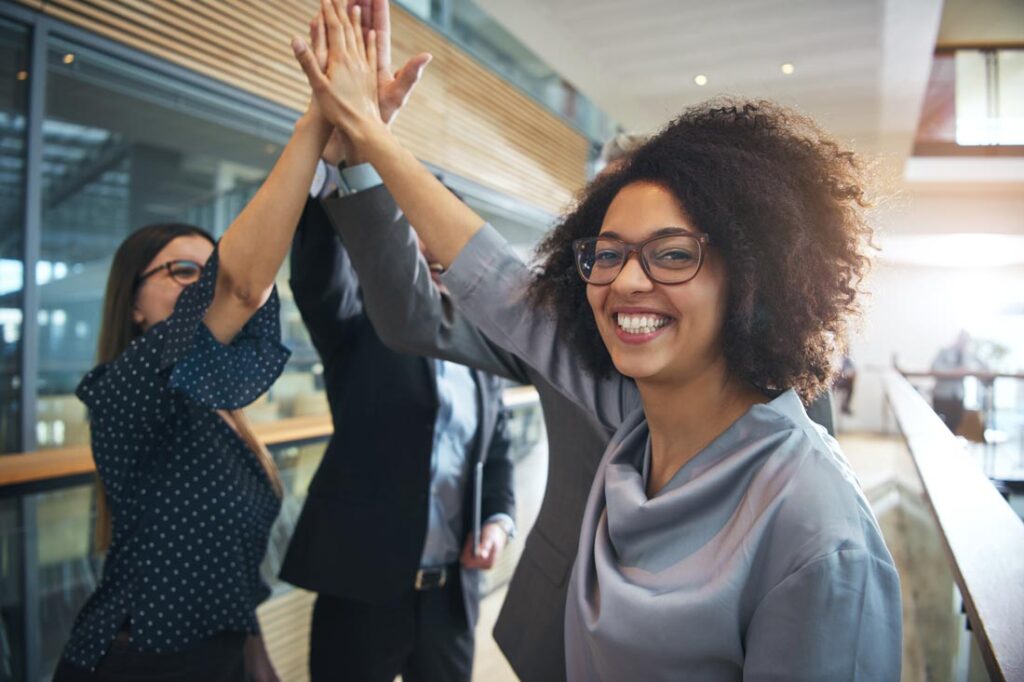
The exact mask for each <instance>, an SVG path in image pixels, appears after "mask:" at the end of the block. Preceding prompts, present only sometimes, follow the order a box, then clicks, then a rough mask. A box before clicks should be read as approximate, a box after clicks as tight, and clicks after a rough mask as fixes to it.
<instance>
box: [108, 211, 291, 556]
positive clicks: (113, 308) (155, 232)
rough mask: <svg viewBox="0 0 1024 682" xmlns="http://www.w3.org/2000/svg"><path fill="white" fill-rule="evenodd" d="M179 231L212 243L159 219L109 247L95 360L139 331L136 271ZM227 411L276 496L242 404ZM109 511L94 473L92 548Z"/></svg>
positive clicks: (120, 348)
mask: <svg viewBox="0 0 1024 682" xmlns="http://www.w3.org/2000/svg"><path fill="white" fill-rule="evenodd" d="M178 237H202V238H203V239H206V240H207V241H209V242H210V244H216V241H215V240H214V238H213V236H212V235H210V233H209V232H207V231H206V230H204V229H202V228H201V227H196V226H195V225H188V224H185V223H158V224H154V225H146V226H145V227H141V228H139V229H138V230H136V231H135V232H133V233H132V234H131V235H129V236H128V238H127V239H125V240H124V241H123V242H121V246H119V247H117V251H116V252H115V253H114V260H113V262H112V263H111V264H110V275H109V276H108V277H107V290H106V294H105V295H104V297H103V320H102V324H101V326H100V340H99V345H98V348H97V360H98V362H100V363H101V364H102V363H106V362H113V361H114V360H115V359H117V357H118V356H119V355H121V353H123V352H124V350H125V349H126V348H127V347H128V344H130V343H131V342H132V340H133V339H135V338H136V337H138V336H140V335H141V334H142V332H143V331H144V330H143V329H142V327H141V325H139V324H138V323H137V322H135V318H134V316H133V314H132V313H133V311H134V310H135V295H136V293H137V291H138V287H139V276H140V275H141V274H142V273H143V271H144V270H145V268H146V266H148V265H149V264H150V263H151V262H152V261H153V259H154V258H156V255H157V254H158V253H160V252H161V251H162V250H163V249H164V247H165V246H167V245H168V244H170V243H171V242H172V241H174V240H175V239H177V238H178ZM231 417H232V419H233V421H234V423H235V427H236V428H237V429H238V433H239V435H240V436H241V437H242V440H244V441H245V443H246V444H247V445H248V446H249V447H250V448H251V449H252V450H253V451H254V452H255V453H256V456H257V457H258V458H259V460H260V464H262V465H263V469H264V471H266V473H267V477H268V478H269V479H270V481H271V483H272V484H273V486H274V489H275V491H276V492H277V494H278V495H279V496H280V495H281V492H282V488H281V478H280V475H279V474H278V472H277V467H276V466H275V464H274V459H273V457H272V456H271V455H270V453H269V452H268V451H267V449H266V447H265V446H264V445H263V444H262V443H261V442H260V441H259V439H258V438H256V435H255V434H254V433H253V431H252V426H251V425H250V423H249V420H248V419H247V418H246V416H245V414H244V413H243V412H242V411H241V410H232V411H231ZM110 539H111V517H110V505H109V504H108V502H107V495H106V490H105V489H104V487H103V482H102V481H101V480H99V477H98V476H97V479H96V538H95V540H96V549H97V551H105V550H106V549H107V548H108V547H109V546H110Z"/></svg>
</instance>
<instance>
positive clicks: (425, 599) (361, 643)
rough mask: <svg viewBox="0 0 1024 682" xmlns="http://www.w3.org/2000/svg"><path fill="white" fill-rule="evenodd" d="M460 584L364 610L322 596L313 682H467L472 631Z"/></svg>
mask: <svg viewBox="0 0 1024 682" xmlns="http://www.w3.org/2000/svg"><path fill="white" fill-rule="evenodd" d="M462 600H463V597H462V589H461V588H460V586H459V581H458V580H452V581H450V582H449V583H448V584H447V585H445V586H444V587H441V588H437V589H433V590H425V591H422V592H416V591H413V590H412V589H411V588H410V590H409V592H408V593H407V594H406V595H405V596H403V597H402V598H401V599H399V600H398V601H396V602H394V603H392V604H387V605H379V604H366V603H363V602H358V601H353V600H351V599H342V598H339V597H332V596H329V595H324V594H321V595H319V596H317V599H316V604H315V605H314V606H313V626H312V632H311V633H310V638H309V674H310V679H311V680H312V682H328V681H330V682H335V681H337V680H354V681H358V682H392V680H394V679H395V676H396V675H401V676H402V679H403V680H404V682H433V681H435V680H436V681H437V682H459V681H460V680H465V682H469V679H470V676H471V674H472V672H473V631H472V630H470V629H469V626H468V624H467V623H466V612H465V607H464V605H463V601H462Z"/></svg>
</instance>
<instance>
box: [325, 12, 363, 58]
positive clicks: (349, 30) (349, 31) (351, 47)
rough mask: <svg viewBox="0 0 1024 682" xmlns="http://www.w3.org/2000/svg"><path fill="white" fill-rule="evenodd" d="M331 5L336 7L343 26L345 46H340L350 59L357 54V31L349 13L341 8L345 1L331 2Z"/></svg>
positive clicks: (339, 20)
mask: <svg viewBox="0 0 1024 682" xmlns="http://www.w3.org/2000/svg"><path fill="white" fill-rule="evenodd" d="M331 4H333V5H334V11H335V14H336V15H337V17H338V22H339V23H340V24H341V32H342V36H343V39H344V41H345V44H344V45H343V46H342V45H339V47H340V48H341V49H343V50H345V53H346V54H347V55H348V56H349V57H352V56H353V55H354V54H355V44H356V42H355V41H356V36H355V33H356V31H355V29H354V28H353V27H352V21H351V20H350V19H349V15H348V12H346V11H345V10H344V8H343V7H341V5H342V4H344V0H331ZM357 7H358V5H357Z"/></svg>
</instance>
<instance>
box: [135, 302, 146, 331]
mask: <svg viewBox="0 0 1024 682" xmlns="http://www.w3.org/2000/svg"><path fill="white" fill-rule="evenodd" d="M132 322H134V323H135V324H137V325H138V326H139V328H140V329H145V328H146V316H145V315H143V314H142V311H141V310H139V307H138V306H135V307H134V308H132Z"/></svg>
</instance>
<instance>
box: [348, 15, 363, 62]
mask: <svg viewBox="0 0 1024 682" xmlns="http://www.w3.org/2000/svg"><path fill="white" fill-rule="evenodd" d="M362 13H363V10H362V8H361V7H360V6H359V5H356V6H355V7H353V8H352V12H351V16H350V20H351V22H352V39H353V43H354V45H355V50H356V52H358V53H359V54H360V55H365V54H366V43H365V42H364V41H363V31H362V29H361V28H360V26H361V25H362V24H361V19H360V16H361V15H362Z"/></svg>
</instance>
